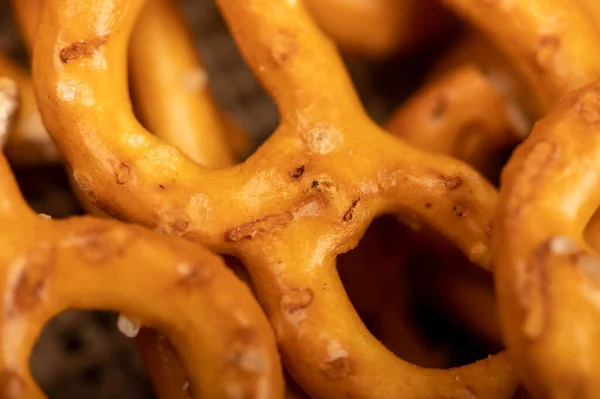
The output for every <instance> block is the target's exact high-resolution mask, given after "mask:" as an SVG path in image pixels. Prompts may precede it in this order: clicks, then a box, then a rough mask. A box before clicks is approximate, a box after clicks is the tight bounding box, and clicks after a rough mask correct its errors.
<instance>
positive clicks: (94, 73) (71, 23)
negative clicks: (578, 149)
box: [33, 0, 517, 398]
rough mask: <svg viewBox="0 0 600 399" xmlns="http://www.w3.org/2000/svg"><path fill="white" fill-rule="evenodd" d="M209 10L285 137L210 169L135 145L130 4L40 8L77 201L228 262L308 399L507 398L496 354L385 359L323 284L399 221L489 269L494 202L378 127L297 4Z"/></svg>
mask: <svg viewBox="0 0 600 399" xmlns="http://www.w3.org/2000/svg"><path fill="white" fill-rule="evenodd" d="M218 4H219V6H220V8H221V11H222V13H223V15H224V17H225V19H226V20H227V21H228V23H229V24H230V26H231V28H232V31H233V33H234V36H235V38H236V40H237V42H238V44H239V45H240V47H241V50H242V53H243V54H244V56H245V57H246V60H247V61H248V63H249V64H250V66H251V67H252V69H253V70H254V72H255V73H256V74H257V76H258V77H259V78H260V79H261V81H262V82H263V84H264V85H265V87H266V88H267V90H268V91H269V92H270V93H271V94H272V96H273V98H274V99H275V101H276V103H277V104H278V105H279V108H280V113H281V126H280V128H279V129H278V131H277V132H276V133H275V134H274V135H273V136H272V137H271V138H270V139H269V140H267V142H266V143H265V144H264V145H263V146H262V147H261V148H260V149H259V150H258V151H257V152H256V153H255V154H254V155H253V156H251V157H250V158H249V159H248V160H247V161H246V162H245V163H243V164H241V165H238V166H236V167H233V168H230V169H225V170H217V171H209V170H207V169H205V168H202V167H198V166H197V165H195V164H194V163H193V162H192V161H191V160H189V159H188V158H186V157H185V156H183V155H182V154H181V153H180V152H179V151H177V150H175V149H174V148H173V147H170V146H168V145H165V144H163V143H162V142H161V141H160V140H158V139H157V138H156V137H154V136H152V135H150V134H148V133H147V132H146V131H144V130H143V129H142V128H141V126H139V124H137V123H136V122H135V119H134V117H133V114H132V113H131V109H130V107H129V106H128V98H127V92H126V84H125V79H126V57H125V55H126V48H127V43H128V37H129V33H130V31H131V29H132V28H133V25H134V22H135V18H136V16H137V13H138V11H139V9H140V8H141V6H142V1H127V2H125V1H100V0H96V1H91V2H85V3H82V2H79V1H75V0H49V1H48V2H47V4H46V7H45V12H44V15H43V17H42V21H41V24H40V31H39V35H38V36H37V41H36V47H35V52H34V60H33V72H34V82H35V87H36V92H37V96H38V100H39V103H40V109H41V111H42V115H43V117H44V122H45V123H46V126H47V127H48V129H49V131H50V132H51V134H52V136H53V138H55V140H56V141H57V143H58V145H59V147H60V148H61V150H62V152H63V153H64V155H65V157H66V159H67V160H68V162H69V166H70V168H71V171H72V173H73V176H74V178H75V180H76V181H77V183H78V185H79V187H80V188H81V189H82V191H83V192H84V193H85V194H86V195H87V196H88V198H89V199H91V200H92V201H93V202H94V203H96V205H99V206H100V207H102V208H103V209H105V210H108V211H109V212H110V213H112V214H114V215H117V216H118V217H121V218H124V219H128V220H134V221H137V222H138V223H141V224H144V225H147V226H153V227H155V228H157V229H160V230H162V231H164V232H166V233H169V234H175V235H180V236H184V237H186V238H188V239H190V240H193V241H197V242H203V243H205V244H206V245H208V246H209V247H210V248H212V249H214V250H216V251H219V252H222V253H228V254H233V255H235V256H237V257H238V258H240V259H241V260H242V261H243V262H244V264H245V265H246V266H247V268H248V271H249V273H250V275H251V277H252V280H253V283H254V287H255V291H256V293H257V295H258V297H259V299H260V300H261V302H262V304H263V306H264V307H265V309H266V311H267V313H268V315H269V317H270V319H271V323H272V324H273V326H274V328H275V331H276V333H277V337H278V342H279V345H280V348H281V352H282V355H283V358H284V361H285V363H286V365H287V367H288V369H289V370H290V372H291V374H292V375H293V377H294V378H295V379H296V380H297V381H298V382H299V383H300V385H302V387H303V388H304V389H305V390H306V391H307V392H308V393H309V394H310V395H311V396H314V397H317V398H319V397H327V398H336V397H343V396H347V395H348V394H351V395H354V396H357V397H361V396H363V397H364V396H368V397H372V398H373V397H381V398H389V397H398V396H402V397H432V396H434V397H435V396H443V395H446V396H450V395H454V396H457V395H469V394H470V395H479V396H482V397H487V398H502V397H510V396H511V395H512V394H513V392H514V390H515V387H516V383H517V382H516V380H515V378H514V377H513V375H512V373H511V371H510V368H509V367H508V366H507V364H506V362H505V356H504V355H499V356H493V357H491V358H490V359H486V360H483V361H480V362H478V363H476V364H473V365H470V366H466V367H463V368H458V369H453V370H424V369H419V368H415V367H414V366H412V365H410V364H408V363H406V362H403V361H401V360H400V359H397V358H395V357H394V356H393V355H391V354H390V353H389V352H388V351H386V350H385V348H384V347H383V346H382V345H381V344H380V343H379V342H377V341H376V340H375V339H374V338H373V337H372V336H370V335H369V334H368V332H367V331H366V330H365V328H364V326H363V325H362V324H361V323H360V320H359V319H358V317H357V315H356V313H355V312H354V311H353V309H352V306H351V304H350V302H349V301H348V300H347V297H346V296H345V294H344V291H343V287H342V285H341V284H340V281H339V278H338V276H337V273H336V270H335V256H336V255H337V254H339V253H342V252H345V251H347V250H348V249H350V248H352V247H354V246H355V245H356V244H357V242H358V239H359V238H360V236H361V235H362V233H363V232H364V230H365V229H366V227H367V226H368V224H369V223H370V221H371V219H372V218H373V217H374V216H376V215H378V214H383V213H396V212H402V213H404V214H405V215H406V216H411V217H413V218H415V219H417V220H419V221H421V222H423V223H427V224H429V225H431V226H433V227H434V228H436V229H438V230H439V231H440V232H441V233H442V234H444V235H445V236H447V237H448V238H450V239H451V240H452V241H453V242H455V243H456V244H457V245H458V246H459V247H460V248H462V249H463V250H464V251H465V253H466V254H467V255H468V256H469V257H470V258H471V259H472V260H473V261H475V262H476V263H479V264H481V265H484V266H486V265H488V264H489V260H490V253H489V250H488V246H487V243H488V242H489V234H488V233H487V232H486V228H487V227H489V224H488V223H489V222H490V220H489V215H490V213H491V211H492V209H493V208H494V202H495V194H494V190H493V188H492V187H491V186H490V185H489V184H488V183H486V182H485V181H484V180H483V179H482V178H481V177H480V175H478V174H477V173H475V172H474V171H472V170H471V169H470V168H468V167H467V166H465V165H464V164H462V163H460V162H457V161H454V160H452V159H450V158H446V157H442V156H434V155H428V154H425V153H422V152H421V151H418V150H415V149H412V148H411V147H409V146H406V145H405V144H404V143H402V142H401V141H399V140H397V139H395V138H393V137H390V136H389V135H387V134H386V133H384V132H382V131H381V130H380V129H378V128H377V127H376V126H375V125H374V124H373V123H372V122H371V121H370V120H369V119H368V118H367V117H366V115H365V113H364V111H363V109H362V107H361V105H360V103H359V100H358V98H357V97H356V95H355V93H354V92H353V90H352V87H351V83H350V80H349V77H348V75H347V74H346V72H345V71H344V68H343V64H342V61H341V60H340V58H339V57H338V56H337V54H336V52H335V50H334V47H333V45H332V43H331V42H330V41H328V40H327V39H326V38H325V37H324V36H323V35H322V34H321V33H320V31H319V30H318V29H317V28H316V27H315V25H314V24H313V22H312V21H311V20H310V18H309V16H308V14H307V13H306V11H305V9H304V8H303V6H302V4H301V3H300V2H294V1H284V0H251V1H221V2H218ZM65 10H68V12H66V11H65ZM81 21H85V24H81ZM323 88H327V90H323ZM345 165H348V166H347V167H346V166H345ZM409 193H410V194H409ZM450 226H452V228H451V227H450ZM488 231H489V229H488ZM332 314H335V315H336V317H335V318H331V317H329V316H330V315H332ZM341 326H343V328H341Z"/></svg>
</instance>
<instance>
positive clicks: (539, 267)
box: [517, 240, 551, 339]
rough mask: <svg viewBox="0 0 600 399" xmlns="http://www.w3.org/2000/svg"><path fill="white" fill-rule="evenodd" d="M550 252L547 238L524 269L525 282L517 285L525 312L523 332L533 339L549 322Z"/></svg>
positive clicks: (538, 335)
mask: <svg viewBox="0 0 600 399" xmlns="http://www.w3.org/2000/svg"><path fill="white" fill-rule="evenodd" d="M549 254H550V240H547V241H545V242H543V243H542V244H540V245H539V246H538V247H537V248H536V249H535V250H534V251H533V253H532V254H531V257H530V259H529V261H528V262H527V263H526V265H525V269H524V271H523V273H524V279H523V283H522V284H520V285H518V286H517V294H518V296H519V302H520V303H521V307H522V309H523V312H524V320H523V332H524V333H525V334H526V335H527V336H528V337H529V338H531V339H536V338H539V337H540V336H541V335H542V333H543V332H544V329H545V327H546V325H547V323H548V317H549V309H548V308H549V306H550V285H551V281H550V275H549V273H548V265H547V263H548V258H549V256H548V255H549Z"/></svg>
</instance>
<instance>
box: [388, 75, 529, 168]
mask: <svg viewBox="0 0 600 399" xmlns="http://www.w3.org/2000/svg"><path fill="white" fill-rule="evenodd" d="M384 127H385V129H386V130H387V131H389V132H390V133H392V134H394V135H396V136H398V137H401V138H403V139H405V140H406V141H408V142H409V143H410V144H411V145H414V146H415V147H417V148H421V149H424V150H427V151H431V152H435V153H441V154H447V155H451V156H453V157H455V158H458V159H460V160H463V161H465V162H467V163H469V164H471V165H472V166H474V167H475V168H477V169H478V170H480V171H482V172H484V173H485V172H486V171H487V172H488V173H487V174H488V175H489V174H491V172H492V170H490V169H493V165H491V164H490V159H491V158H492V157H493V156H494V155H495V154H497V153H499V152H501V151H503V150H506V149H508V148H510V147H511V146H512V145H515V144H516V143H517V142H518V138H519V137H523V136H525V131H526V129H527V125H526V123H524V121H523V120H522V119H521V118H519V116H518V115H515V113H514V111H513V109H512V108H511V106H510V102H509V101H508V100H507V99H506V97H505V96H504V95H502V93H500V92H499V91H498V90H497V89H496V88H495V87H494V86H493V85H492V84H491V83H490V81H489V80H488V78H487V77H486V76H485V75H484V74H483V72H482V71H481V70H480V69H479V68H477V67H474V66H470V65H467V66H462V67H459V68H457V69H455V70H452V71H450V72H449V73H448V74H447V75H444V76H441V77H437V78H435V79H433V80H432V81H430V82H429V83H428V84H427V85H426V86H425V87H424V88H422V89H421V90H419V91H418V92H417V93H416V94H414V95H413V96H412V97H411V98H410V99H409V100H408V101H407V102H406V103H405V104H403V105H402V106H401V107H399V108H398V109H397V110H396V111H395V112H394V113H393V114H392V116H391V117H390V119H389V120H388V121H387V122H386V124H385V125H384Z"/></svg>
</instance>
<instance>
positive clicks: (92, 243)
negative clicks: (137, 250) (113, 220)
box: [77, 226, 133, 264]
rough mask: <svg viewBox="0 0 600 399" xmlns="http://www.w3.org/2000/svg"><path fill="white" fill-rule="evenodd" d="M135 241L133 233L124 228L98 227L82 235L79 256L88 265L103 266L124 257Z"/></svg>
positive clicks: (78, 245) (78, 243)
mask: <svg viewBox="0 0 600 399" xmlns="http://www.w3.org/2000/svg"><path fill="white" fill-rule="evenodd" d="M132 239H133V233H132V232H131V231H129V230H127V229H124V228H114V227H106V226H103V227H97V228H94V229H91V230H88V231H86V232H84V233H82V234H81V236H80V239H79V240H78V241H77V254H78V255H79V257H80V258H81V259H82V260H83V261H84V262H85V263H88V264H102V263H106V262H108V261H109V260H111V259H113V258H115V257H117V256H123V254H124V253H125V250H126V249H127V246H128V245H129V244H130V243H131V241H132Z"/></svg>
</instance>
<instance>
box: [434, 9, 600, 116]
mask: <svg viewBox="0 0 600 399" xmlns="http://www.w3.org/2000/svg"><path fill="white" fill-rule="evenodd" d="M442 3H444V4H446V5H447V6H448V7H449V8H451V9H453V10H456V12H458V13H459V14H460V15H462V16H464V17H465V18H467V19H468V20H469V21H470V22H471V23H473V25H475V26H477V27H478V28H479V29H481V30H482V31H483V32H484V33H485V34H486V35H487V36H488V37H489V38H490V40H491V41H492V42H493V43H495V44H496V45H497V46H498V47H499V48H500V49H501V50H502V51H503V52H504V53H505V54H506V56H507V57H508V59H509V60H510V61H511V63H512V64H513V66H514V67H515V68H516V69H517V70H518V71H519V72H520V73H521V74H522V75H523V77H524V78H525V79H526V81H527V82H528V83H529V85H530V90H531V92H532V93H533V94H534V95H536V96H537V98H538V100H539V102H540V104H541V106H542V107H543V110H544V111H545V110H547V109H548V108H549V107H550V106H552V105H553V104H554V103H555V102H556V101H557V100H558V99H559V98H561V97H562V96H563V95H565V94H566V93H568V92H569V91H570V90H573V89H576V88H579V87H581V86H583V85H586V84H588V83H590V82H592V81H594V80H595V79H596V78H598V77H600V48H599V47H598V46H597V45H596V44H597V43H598V41H600V30H598V29H596V27H595V25H594V24H593V23H592V20H591V19H590V18H589V17H588V15H587V14H586V12H585V11H584V8H583V7H582V4H581V2H580V1H572V0H520V1H496V0H494V1H486V0H442Z"/></svg>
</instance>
